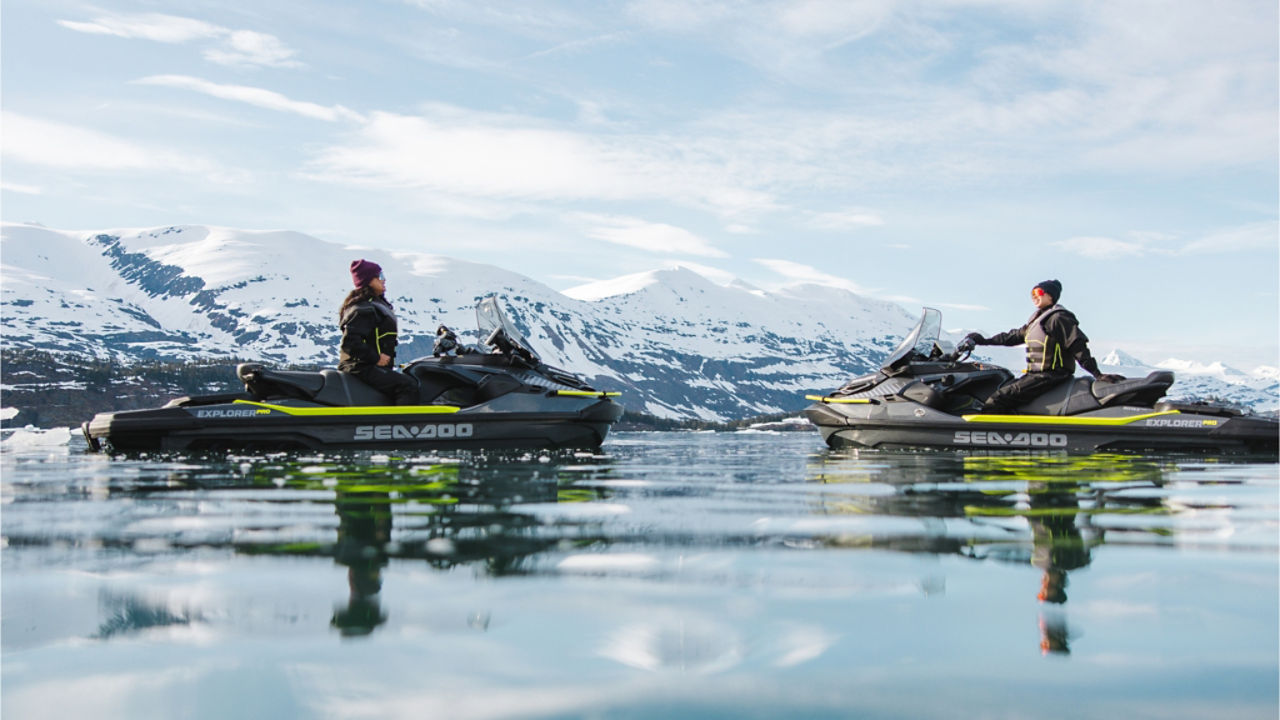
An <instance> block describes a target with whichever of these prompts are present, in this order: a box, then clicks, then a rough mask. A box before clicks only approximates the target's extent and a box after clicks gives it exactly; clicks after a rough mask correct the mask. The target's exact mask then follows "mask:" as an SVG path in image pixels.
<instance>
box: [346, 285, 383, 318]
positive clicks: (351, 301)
mask: <svg viewBox="0 0 1280 720" xmlns="http://www.w3.org/2000/svg"><path fill="white" fill-rule="evenodd" d="M375 297H377V294H376V293H374V291H373V288H371V287H369V286H368V285H364V286H362V287H358V288H356V289H355V290H352V291H351V292H349V293H347V297H346V299H344V300H343V301H342V308H341V309H340V310H338V324H342V318H343V317H345V316H346V314H347V310H349V309H350V308H351V306H352V305H355V304H357V303H362V302H364V301H366V300H372V299H374V298H375Z"/></svg>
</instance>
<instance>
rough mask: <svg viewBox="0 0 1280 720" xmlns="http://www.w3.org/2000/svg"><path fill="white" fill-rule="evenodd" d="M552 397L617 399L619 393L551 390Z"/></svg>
mask: <svg viewBox="0 0 1280 720" xmlns="http://www.w3.org/2000/svg"><path fill="white" fill-rule="evenodd" d="M551 394H552V395H561V396H564V397H601V398H605V397H618V396H619V395H621V394H622V393H620V392H600V391H599V390H552V391H551Z"/></svg>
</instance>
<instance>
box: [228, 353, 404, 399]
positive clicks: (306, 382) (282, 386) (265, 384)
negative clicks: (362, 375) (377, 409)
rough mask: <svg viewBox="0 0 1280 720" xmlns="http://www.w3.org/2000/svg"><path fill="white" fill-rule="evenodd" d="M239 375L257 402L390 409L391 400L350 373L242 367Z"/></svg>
mask: <svg viewBox="0 0 1280 720" xmlns="http://www.w3.org/2000/svg"><path fill="white" fill-rule="evenodd" d="M236 375H237V376H238V377H239V378H240V381H241V382H243V383H244V387H245V390H248V391H249V394H250V395H251V396H252V397H253V399H254V400H259V401H261V400H268V399H271V398H280V397H291V398H297V399H299V400H311V401H314V402H318V403H320V404H322V405H335V406H352V405H391V404H393V403H392V401H391V399H390V398H389V397H387V396H386V395H383V394H382V393H380V392H378V391H377V390H375V389H373V388H372V387H370V386H368V385H366V384H365V383H363V382H361V381H360V380H359V379H357V378H356V377H355V376H354V375H351V374H349V373H344V372H339V371H337V370H322V371H320V372H303V371H297V370H272V369H268V368H266V367H264V366H263V365H262V364H261V363H241V364H240V365H237V366H236Z"/></svg>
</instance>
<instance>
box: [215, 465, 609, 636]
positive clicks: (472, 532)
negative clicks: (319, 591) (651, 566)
mask: <svg viewBox="0 0 1280 720" xmlns="http://www.w3.org/2000/svg"><path fill="white" fill-rule="evenodd" d="M574 462H575V465H577V466H579V468H580V467H581V465H583V464H585V463H588V462H590V461H589V460H584V459H583V458H575V460H574ZM608 470H609V468H608V466H607V465H603V466H602V467H601V470H600V472H602V473H607V472H608ZM582 479H583V474H582V472H581V470H580V469H579V470H578V471H575V472H574V473H567V472H561V471H560V470H559V469H557V468H556V466H554V465H552V466H550V467H548V466H547V465H545V464H542V463H536V466H534V465H530V464H529V463H524V464H520V463H501V462H498V463H489V464H484V465H458V464H452V463H439V464H414V463H406V462H402V461H388V462H387V463H386V464H377V465H369V464H367V463H366V464H361V463H359V462H322V463H319V464H317V463H315V462H307V463H303V462H298V461H281V462H275V463H270V464H262V465H261V466H260V467H254V468H251V469H250V471H249V473H248V477H247V480H248V481H249V483H250V484H251V485H252V486H254V487H260V488H279V489H289V490H294V491H322V492H326V493H327V492H332V497H333V500H332V502H333V506H334V512H335V513H336V514H337V515H338V528H337V537H336V538H333V539H330V538H321V537H312V538H310V539H299V538H297V537H280V536H279V534H278V533H274V532H270V529H268V528H264V529H263V530H262V531H260V532H252V531H251V532H246V533H243V534H242V537H243V538H245V539H242V540H240V541H238V542H236V543H235V549H236V551H237V552H240V553H245V554H251V555H282V556H294V557H331V558H332V559H333V561H334V562H335V563H337V564H339V565H342V566H344V567H346V568H347V600H346V601H345V603H344V604H343V605H341V606H339V607H337V608H335V609H334V612H333V616H332V618H331V621H330V624H331V625H332V627H334V628H335V629H337V630H338V631H339V632H340V633H342V635H344V636H348V637H355V636H362V635H368V634H370V633H372V632H374V630H376V629H377V628H378V627H379V626H381V625H383V624H385V623H386V622H387V620H388V619H389V617H390V616H391V611H390V610H388V609H387V608H386V607H385V606H384V603H383V600H382V598H381V591H382V586H383V573H384V572H385V571H386V570H387V568H388V567H389V566H391V564H392V563H393V562H404V561H419V562H426V563H427V564H428V565H430V566H432V567H435V568H437V569H441V570H448V569H450V568H453V567H457V566H462V565H468V566H474V567H477V568H479V569H480V571H481V572H483V573H484V574H487V575H490V576H495V577H497V576H504V575H513V574H523V573H526V572H531V571H532V570H531V564H532V563H533V562H534V558H535V557H536V556H537V555H539V554H541V553H544V552H548V551H552V550H555V549H558V548H560V547H562V546H563V544H564V543H565V542H572V543H573V544H574V545H575V546H590V545H594V544H596V543H598V542H605V540H603V538H602V537H601V536H600V535H598V534H595V535H593V534H592V532H591V531H590V529H589V528H582V527H576V528H574V527H561V525H556V526H548V525H546V524H545V523H542V522H540V521H539V520H538V518H537V517H535V516H533V515H532V514H528V513H524V512H521V506H523V505H526V504H530V503H569V502H583V501H591V500H597V499H603V498H605V497H607V491H606V490H604V489H601V488H595V487H592V488H586V487H582V486H581V485H580V482H579V481H581V480H582ZM566 531H569V532H572V539H571V540H570V539H566V537H565V536H564V535H563V533H564V532H566ZM330 532H331V531H330ZM296 533H297V530H296V529H293V530H291V534H296ZM481 614H482V613H481ZM481 624H482V625H483V624H486V623H481Z"/></svg>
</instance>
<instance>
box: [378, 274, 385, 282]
mask: <svg viewBox="0 0 1280 720" xmlns="http://www.w3.org/2000/svg"><path fill="white" fill-rule="evenodd" d="M378 279H379V280H381V281H382V282H386V281H387V274H386V273H378Z"/></svg>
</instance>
